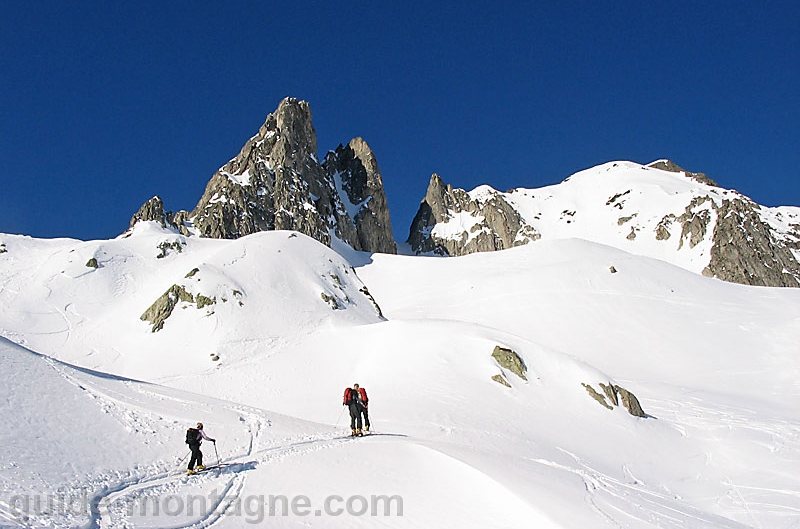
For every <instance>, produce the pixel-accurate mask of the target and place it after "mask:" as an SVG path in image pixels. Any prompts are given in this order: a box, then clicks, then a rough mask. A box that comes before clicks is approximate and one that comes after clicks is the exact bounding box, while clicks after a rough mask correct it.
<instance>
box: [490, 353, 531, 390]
mask: <svg viewBox="0 0 800 529" xmlns="http://www.w3.org/2000/svg"><path fill="white" fill-rule="evenodd" d="M492 358H494V359H495V361H496V362H497V364H498V365H499V366H500V367H501V368H503V369H504V370H507V371H511V372H512V373H514V374H515V375H517V376H518V377H519V378H521V379H522V380H526V381H527V380H528V377H527V376H525V374H526V373H527V372H528V367H527V366H526V365H525V362H524V361H523V360H522V358H520V356H519V355H518V354H517V353H516V352H515V351H513V350H511V349H508V348H506V347H501V346H499V345H498V346H495V348H494V351H492Z"/></svg>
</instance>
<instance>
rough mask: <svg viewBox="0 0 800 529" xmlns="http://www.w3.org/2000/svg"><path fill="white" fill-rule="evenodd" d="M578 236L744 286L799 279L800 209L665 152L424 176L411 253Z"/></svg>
mask: <svg viewBox="0 0 800 529" xmlns="http://www.w3.org/2000/svg"><path fill="white" fill-rule="evenodd" d="M566 238H581V239H586V240H590V241H595V242H600V243H602V244H606V245H609V246H614V247H616V248H619V249H622V250H625V251H628V252H631V253H635V254H638V255H644V256H648V257H654V258H657V259H661V260H663V261H667V262H669V263H673V264H676V265H678V266H681V267H683V268H686V269H687V270H691V271H693V272H696V273H703V274H706V275H710V276H715V277H718V278H720V279H724V280H727V281H733V282H738V283H744V284H752V285H772V286H798V285H800V260H799V259H800V208H796V207H783V208H766V207H763V206H759V205H758V204H756V203H754V202H753V201H752V200H750V199H749V198H747V197H745V196H744V195H742V194H740V193H738V192H736V191H734V190H729V189H723V188H720V187H718V186H717V185H716V184H715V183H714V182H713V181H712V180H710V179H709V178H708V177H706V176H705V175H704V174H702V173H690V172H688V171H684V170H683V169H681V168H680V167H679V166H677V165H676V164H674V163H673V162H670V161H669V160H659V161H656V162H653V163H651V164H649V165H640V164H637V163H634V162H626V161H617V162H608V163H605V164H602V165H599V166H596V167H592V168H589V169H586V170H583V171H579V172H578V173H575V174H573V175H572V176H570V177H569V178H567V179H566V180H564V181H563V182H562V183H560V184H557V185H552V186H548V187H543V188H539V189H524V188H519V189H515V190H512V191H510V192H508V193H502V192H499V191H496V190H494V189H491V188H489V187H487V186H480V187H478V188H476V189H475V190H473V191H470V192H469V193H466V192H464V191H463V190H460V189H453V188H452V187H450V186H445V185H444V183H443V182H442V181H441V178H439V177H438V176H435V178H432V179H431V184H430V186H429V188H428V193H427V194H426V197H425V199H424V200H423V202H422V205H421V206H420V210H419V212H418V214H417V217H416V218H415V219H414V222H413V223H412V226H411V231H410V235H409V240H408V242H409V243H410V244H411V246H412V249H413V250H414V251H415V252H416V253H428V252H433V253H439V254H445V255H454V256H455V255H464V254H468V253H473V252H476V251H492V250H502V249H506V248H509V247H513V246H518V245H521V244H528V243H531V242H534V241H537V240H539V239H543V240H546V239H566Z"/></svg>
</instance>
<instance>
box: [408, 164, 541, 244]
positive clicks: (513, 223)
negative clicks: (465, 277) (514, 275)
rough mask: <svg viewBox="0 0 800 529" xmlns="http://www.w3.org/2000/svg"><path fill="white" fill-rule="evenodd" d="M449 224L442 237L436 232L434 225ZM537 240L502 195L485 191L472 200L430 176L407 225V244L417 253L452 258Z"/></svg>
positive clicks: (466, 194) (532, 231)
mask: <svg viewBox="0 0 800 529" xmlns="http://www.w3.org/2000/svg"><path fill="white" fill-rule="evenodd" d="M449 223H452V226H451V227H448V228H447V230H446V232H447V234H446V235H441V234H439V233H437V232H436V230H435V227H436V226H437V225H446V224H449ZM539 237H540V235H539V233H537V232H536V230H535V229H534V228H533V227H532V226H530V225H529V224H526V223H525V222H524V221H523V219H522V217H521V216H520V215H519V213H518V212H517V211H516V210H515V209H514V208H513V207H512V206H511V205H510V204H509V203H508V202H507V201H506V200H505V199H504V198H503V194H502V193H498V192H497V191H494V190H492V189H490V188H486V189H485V190H484V192H483V193H482V194H481V196H479V197H477V198H475V199H473V198H472V197H470V195H469V194H468V193H467V192H466V191H464V190H463V189H453V187H452V186H450V185H445V184H444V182H443V181H442V179H441V178H440V177H439V175H437V174H434V175H432V176H431V180H430V183H429V184H428V191H427V193H426V194H425V199H424V200H423V201H422V203H421V204H420V207H419V210H418V211H417V214H416V216H415V217H414V221H413V222H412V223H411V230H410V231H409V235H408V241H407V242H408V243H409V244H410V245H411V249H412V250H413V251H414V252H415V253H417V254H420V253H431V252H433V253H437V254H440V255H452V256H456V255H466V254H470V253H474V252H486V251H495V250H503V249H506V248H512V247H514V246H519V245H522V244H527V243H529V242H531V241H535V240H537V239H538V238H539Z"/></svg>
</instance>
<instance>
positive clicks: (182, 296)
mask: <svg viewBox="0 0 800 529" xmlns="http://www.w3.org/2000/svg"><path fill="white" fill-rule="evenodd" d="M181 302H183V303H187V304H194V305H196V307H197V308H198V309H202V308H204V307H207V306H209V305H213V304H215V303H216V302H217V300H216V298H209V297H208V296H204V295H202V294H197V295H196V296H195V295H193V294H192V293H191V292H189V291H188V290H186V287H184V286H183V285H172V286H171V287H169V288H168V289H167V291H166V292H164V293H163V294H162V295H161V296H160V297H159V298H158V299H157V300H155V302H153V304H152V305H150V307H149V308H148V309H147V310H146V311H144V314H142V315H141V316H140V317H139V319H141V320H142V321H146V322H149V323H150V324H151V325H152V332H158V331H160V330H161V329H163V328H164V323H165V322H166V321H167V318H169V317H170V316H171V315H172V311H173V310H175V307H176V306H177V305H178V304H179V303H181Z"/></svg>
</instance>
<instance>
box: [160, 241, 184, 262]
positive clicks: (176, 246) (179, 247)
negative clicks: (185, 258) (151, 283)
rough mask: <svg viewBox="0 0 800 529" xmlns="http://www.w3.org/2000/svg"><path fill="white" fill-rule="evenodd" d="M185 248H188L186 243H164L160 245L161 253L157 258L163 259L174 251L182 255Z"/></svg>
mask: <svg viewBox="0 0 800 529" xmlns="http://www.w3.org/2000/svg"><path fill="white" fill-rule="evenodd" d="M184 246H186V243H185V242H183V241H162V242H161V243H159V244H158V249H159V250H161V251H160V252H159V253H158V255H156V258H157V259H163V258H165V257H166V256H168V255H169V254H170V253H172V252H173V251H175V252H178V253H181V252H183V247H184Z"/></svg>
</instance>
